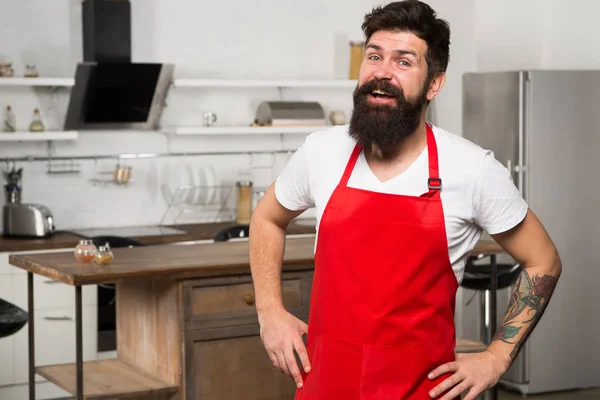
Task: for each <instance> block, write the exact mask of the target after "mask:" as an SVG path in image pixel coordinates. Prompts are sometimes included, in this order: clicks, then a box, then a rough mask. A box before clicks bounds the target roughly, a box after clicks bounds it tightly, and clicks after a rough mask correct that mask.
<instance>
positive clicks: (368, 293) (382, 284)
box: [295, 126, 458, 400]
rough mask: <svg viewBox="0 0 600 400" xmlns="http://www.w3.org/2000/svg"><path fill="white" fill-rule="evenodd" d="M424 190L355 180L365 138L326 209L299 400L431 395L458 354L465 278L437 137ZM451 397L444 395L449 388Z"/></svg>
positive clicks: (376, 399)
mask: <svg viewBox="0 0 600 400" xmlns="http://www.w3.org/2000/svg"><path fill="white" fill-rule="evenodd" d="M427 148H428V154H429V180H428V184H429V191H428V192H427V193H425V194H423V195H421V196H420V197H416V196H405V195H394V194H384V193H377V192H370V191H367V190H362V189H356V188H351V187H348V186H347V183H348V179H349V178H350V175H351V173H352V170H353V169H354V165H355V164H356V160H357V159H358V156H359V154H360V152H361V148H360V147H359V146H356V147H355V148H354V151H353V152H352V155H351V156H350V160H349V161H348V164H347V166H346V169H345V171H344V175H343V177H342V179H341V180H340V182H339V184H338V186H337V188H336V189H335V190H334V192H333V194H332V195H331V198H330V199H329V202H328V204H327V207H326V208H325V211H324V213H323V217H322V220H321V224H320V229H319V235H318V237H319V238H318V241H317V249H316V255H315V275H314V282H313V288H312V295H311V304H310V315H309V322H308V337H307V350H308V354H309V357H310V361H311V366H312V370H311V371H310V373H308V374H304V373H303V380H304V386H303V387H302V388H301V389H298V390H297V392H296V396H295V399H296V400H388V399H389V400H392V399H393V400H400V399H417V400H419V399H430V397H429V391H430V390H431V389H433V388H434V387H435V386H436V385H438V384H439V383H440V382H442V381H443V380H444V379H446V378H447V377H448V376H450V375H449V374H446V375H444V376H442V377H439V378H437V379H435V380H434V381H431V380H430V379H429V378H427V374H428V373H429V372H430V371H432V370H433V369H434V368H435V367H437V366H439V365H441V364H444V363H446V362H449V361H453V360H454V346H455V331H454V303H455V295H456V290H457V288H458V283H457V281H456V277H455V275H454V272H453V271H452V267H451V264H450V261H449V258H448V243H447V240H446V228H445V224H444V211H443V209H442V202H441V199H440V190H441V180H440V179H439V174H438V155H437V147H436V143H435V137H434V136H433V132H432V131H431V128H430V127H429V126H427ZM440 397H441V396H440Z"/></svg>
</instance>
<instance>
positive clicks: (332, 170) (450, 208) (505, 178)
mask: <svg viewBox="0 0 600 400" xmlns="http://www.w3.org/2000/svg"><path fill="white" fill-rule="evenodd" d="M432 128H433V132H434V136H435V140H436V144H437V148H438V159H439V172H440V178H441V179H442V191H441V199H442V206H443V208H444V218H445V221H446V237H447V239H448V254H449V258H450V262H451V264H452V268H453V270H454V274H455V276H456V279H457V281H458V282H459V283H460V282H462V277H463V271H464V266H465V262H466V260H467V258H468V257H469V254H470V253H471V251H472V250H473V247H474V246H475V244H476V243H477V241H478V240H479V238H480V237H481V234H482V230H483V229H485V230H486V231H487V232H488V233H489V234H491V235H493V234H496V233H500V232H505V231H507V230H509V229H511V228H513V227H515V226H516V225H517V224H519V223H520V222H521V221H522V220H523V218H524V217H525V215H526V213H527V210H528V205H527V203H526V202H525V200H524V199H523V198H522V196H521V194H520V193H519V190H518V189H517V187H516V186H515V184H514V182H513V180H512V178H511V176H510V174H509V172H508V170H507V169H506V168H505V167H504V166H503V165H502V164H501V163H499V162H498V161H497V160H496V159H495V158H494V155H493V153H492V152H491V151H488V150H484V149H482V148H481V147H479V146H477V145H475V144H473V143H471V142H470V141H468V140H466V139H464V138H462V137H460V136H458V135H454V134H452V133H449V132H446V131H444V130H443V129H440V128H438V127H435V126H433V127H432ZM354 146H355V141H354V139H352V138H351V137H350V136H349V134H348V126H347V125H346V126H336V127H332V128H329V129H326V130H323V131H318V132H315V133H312V134H310V135H309V136H308V137H307V138H306V141H305V142H304V143H303V144H302V146H301V147H300V148H299V149H298V150H297V151H296V152H295V153H294V155H293V157H292V158H291V160H290V161H289V163H288V164H287V165H286V166H285V168H284V170H283V171H282V173H281V174H280V176H279V177H278V178H277V180H276V182H275V195H276V197H277V200H278V201H279V203H281V205H282V206H284V207H285V208H287V209H289V210H294V211H297V210H305V209H309V208H312V207H314V208H315V215H316V219H317V225H316V229H317V235H318V230H319V223H320V221H321V217H322V215H323V210H324V209H325V206H326V205H327V202H328V201H329V197H330V196H331V194H332V193H333V191H334V189H335V188H336V186H337V184H338V183H339V182H340V179H341V177H342V175H343V173H344V169H345V168H346V164H347V163H348V160H349V158H350V154H351V153H352V150H353V149H354ZM428 158H429V157H428V155H427V149H425V150H424V151H423V152H422V153H421V155H420V156H419V157H418V158H417V159H416V160H415V162H414V163H413V164H412V165H411V166H410V167H409V168H408V169H407V170H406V171H404V172H403V173H401V174H400V175H398V176H396V177H394V178H393V179H390V180H388V181H386V182H381V181H380V180H379V179H377V177H376V176H375V175H374V174H373V172H372V171H371V169H370V168H369V166H368V164H367V162H366V159H365V156H364V152H361V154H360V156H359V158H358V160H357V162H356V165H355V167H354V170H353V171H352V175H351V176H350V180H349V181H348V186H350V187H354V188H360V189H364V190H370V191H373V192H382V193H390V194H399V195H408V196H420V195H421V194H423V193H425V192H427V191H428V187H427V178H428V177H429V164H428Z"/></svg>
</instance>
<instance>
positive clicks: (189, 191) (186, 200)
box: [159, 184, 236, 225]
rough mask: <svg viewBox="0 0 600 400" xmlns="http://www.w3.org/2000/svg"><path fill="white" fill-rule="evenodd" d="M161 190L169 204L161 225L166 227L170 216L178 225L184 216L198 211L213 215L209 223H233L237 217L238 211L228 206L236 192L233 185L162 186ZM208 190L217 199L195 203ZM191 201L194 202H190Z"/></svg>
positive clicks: (173, 222) (174, 223)
mask: <svg viewBox="0 0 600 400" xmlns="http://www.w3.org/2000/svg"><path fill="white" fill-rule="evenodd" d="M160 188H161V191H162V193H163V197H164V199H165V200H166V202H167V209H166V210H165V212H164V213H163V216H162V218H161V219H160V223H159V225H164V224H165V220H166V219H167V217H168V216H169V215H171V217H172V222H171V223H172V224H173V225H177V223H178V220H179V218H181V216H182V215H184V214H189V213H190V212H195V211H198V210H202V211H204V212H207V213H209V212H212V213H213V216H212V218H210V221H207V222H223V221H231V220H232V219H234V217H235V211H236V209H235V208H234V207H229V206H228V204H229V199H230V198H231V194H232V193H233V192H234V186H233V185H216V186H178V187H176V188H174V189H171V188H170V187H169V185H167V184H162V185H160ZM207 190H212V191H215V194H216V198H212V199H210V201H209V202H200V203H196V202H194V200H193V199H197V198H198V197H199V195H200V194H201V193H202V192H205V191H207ZM190 199H192V200H191V201H190Z"/></svg>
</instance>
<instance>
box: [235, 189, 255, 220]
mask: <svg viewBox="0 0 600 400" xmlns="http://www.w3.org/2000/svg"><path fill="white" fill-rule="evenodd" d="M237 190H238V198H237V209H236V219H235V222H236V223H237V224H238V225H249V224H250V216H251V215H252V182H250V181H238V182H237Z"/></svg>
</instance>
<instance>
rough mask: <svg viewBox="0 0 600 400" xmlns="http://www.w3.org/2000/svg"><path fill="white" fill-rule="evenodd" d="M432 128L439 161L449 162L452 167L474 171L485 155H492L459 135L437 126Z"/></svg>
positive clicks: (482, 161)
mask: <svg viewBox="0 0 600 400" xmlns="http://www.w3.org/2000/svg"><path fill="white" fill-rule="evenodd" d="M432 129H433V132H434V135H435V138H436V144H437V147H438V153H439V155H440V162H446V163H448V164H451V165H452V166H453V167H454V168H459V169H461V170H467V171H470V172H475V171H479V170H480V169H481V168H482V167H483V164H484V162H485V159H486V158H487V157H490V156H491V157H493V153H492V152H491V151H490V150H488V149H484V148H482V147H481V146H479V145H478V144H476V143H473V142H472V141H470V140H468V139H465V138H464V137H462V136H460V135H457V134H455V133H451V132H448V131H447V130H444V129H442V128H440V127H437V126H433V127H432Z"/></svg>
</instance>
